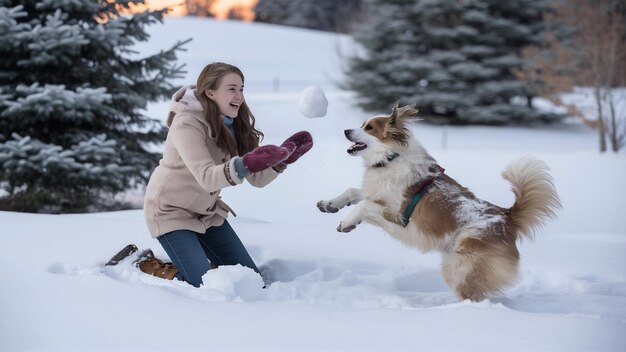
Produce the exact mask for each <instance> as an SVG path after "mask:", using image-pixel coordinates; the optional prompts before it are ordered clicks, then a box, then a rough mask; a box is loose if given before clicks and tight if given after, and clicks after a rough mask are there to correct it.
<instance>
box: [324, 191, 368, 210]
mask: <svg viewBox="0 0 626 352" xmlns="http://www.w3.org/2000/svg"><path fill="white" fill-rule="evenodd" d="M362 200H363V193H362V192H361V190H360V189H358V188H348V189H347V190H345V191H344V192H343V193H341V194H340V195H338V196H337V197H335V198H333V199H331V200H320V201H319V202H317V208H318V209H319V210H320V211H321V212H322V213H336V212H338V211H339V209H341V208H343V207H346V206H350V205H353V204H357V203H358V202H360V201H362Z"/></svg>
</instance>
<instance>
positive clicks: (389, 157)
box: [372, 152, 400, 168]
mask: <svg viewBox="0 0 626 352" xmlns="http://www.w3.org/2000/svg"><path fill="white" fill-rule="evenodd" d="M399 156H400V154H398V153H396V152H393V153H389V154H387V158H386V159H385V160H383V161H379V162H378V163H376V164H374V165H372V168H379V167H385V166H387V164H389V163H390V162H392V161H393V159H395V158H397V157H399Z"/></svg>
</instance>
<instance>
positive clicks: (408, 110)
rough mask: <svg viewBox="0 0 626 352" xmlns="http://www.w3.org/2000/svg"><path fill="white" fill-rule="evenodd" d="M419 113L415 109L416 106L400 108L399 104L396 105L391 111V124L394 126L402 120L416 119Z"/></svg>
mask: <svg viewBox="0 0 626 352" xmlns="http://www.w3.org/2000/svg"><path fill="white" fill-rule="evenodd" d="M417 112H418V110H417V109H416V108H415V105H404V106H399V104H398V103H396V105H394V107H393V109H392V111H391V116H389V124H390V125H392V126H393V125H396V124H397V123H398V122H399V121H400V120H403V119H411V118H415V117H416V116H417Z"/></svg>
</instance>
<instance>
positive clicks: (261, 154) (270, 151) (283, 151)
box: [241, 141, 296, 173]
mask: <svg viewBox="0 0 626 352" xmlns="http://www.w3.org/2000/svg"><path fill="white" fill-rule="evenodd" d="M295 150H296V146H295V145H294V143H293V142H289V143H287V142H286V141H285V143H283V145H281V146H280V147H278V146H275V145H272V144H268V145H264V146H262V147H258V148H256V149H254V150H252V151H250V152H247V153H246V154H244V156H243V157H242V158H241V160H242V162H243V166H244V167H245V168H246V170H248V172H249V173H255V172H259V171H263V170H265V169H267V168H270V167H272V166H274V165H276V164H278V163H280V162H281V161H284V160H285V159H287V158H288V157H289V155H290V154H292V152H294V151H295Z"/></svg>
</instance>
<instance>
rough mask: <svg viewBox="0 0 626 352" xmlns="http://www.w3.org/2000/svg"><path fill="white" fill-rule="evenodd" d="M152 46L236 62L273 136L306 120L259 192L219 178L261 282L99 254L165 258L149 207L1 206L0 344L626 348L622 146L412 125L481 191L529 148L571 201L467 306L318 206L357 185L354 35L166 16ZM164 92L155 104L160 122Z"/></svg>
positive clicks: (496, 183) (390, 244)
mask: <svg viewBox="0 0 626 352" xmlns="http://www.w3.org/2000/svg"><path fill="white" fill-rule="evenodd" d="M152 33H153V41H152V42H151V44H150V45H148V46H141V47H140V50H141V52H142V53H148V52H151V51H154V50H157V49H158V48H163V47H166V46H167V45H169V44H170V43H173V42H174V41H175V40H176V39H177V38H186V37H194V38H195V39H194V41H193V42H192V43H190V45H188V51H187V52H184V53H182V54H181V55H180V58H181V62H185V63H187V64H188V69H189V73H188V81H189V82H193V81H194V80H195V77H196V76H197V74H198V73H199V71H200V70H201V69H202V67H203V66H204V64H206V63H209V62H212V61H218V60H220V61H226V62H230V63H233V64H236V65H237V66H239V67H240V68H242V70H243V71H244V73H245V74H246V78H247V81H246V97H247V100H248V102H249V104H250V106H251V108H252V110H253V112H254V113H255V115H256V116H257V121H258V126H259V128H260V129H261V130H262V131H263V132H265V134H266V140H265V142H266V143H279V142H281V141H282V140H283V139H284V138H286V137H287V136H289V135H290V134H291V133H293V132H296V131H298V130H303V129H304V130H309V131H311V133H312V134H313V137H314V139H315V146H314V148H313V149H312V151H311V152H310V153H309V154H307V155H306V156H305V157H304V158H302V159H301V160H300V161H299V162H298V163H296V164H294V165H293V166H290V167H289V168H288V169H287V171H286V172H285V173H284V174H283V175H281V176H280V177H279V178H278V179H277V180H276V181H275V182H273V183H272V184H270V185H269V186H268V187H266V188H263V189H256V188H254V187H252V186H250V185H248V184H244V185H241V186H238V187H235V188H230V189H227V190H225V191H224V192H223V193H224V195H223V196H224V199H225V200H226V201H227V202H228V203H229V204H230V205H231V206H232V207H233V208H234V209H235V211H236V212H237V213H238V214H239V216H238V217H236V218H230V219H229V221H231V224H232V225H233V227H234V228H235V230H236V231H237V232H238V233H239V235H240V237H241V239H242V240H243V242H244V243H245V244H246V246H247V248H248V249H249V251H250V253H251V255H252V257H253V258H254V259H255V261H256V262H257V264H259V265H260V266H261V267H262V270H263V271H264V272H265V274H266V275H267V277H269V278H271V279H272V280H273V281H275V282H274V283H273V284H272V285H271V286H270V287H269V288H268V289H261V286H262V285H263V283H262V280H261V278H260V277H258V276H257V275H256V274H255V273H254V272H252V271H250V270H248V269H245V268H243V267H220V268H219V269H218V270H213V271H210V272H209V273H207V274H206V276H205V277H204V282H205V285H204V286H203V287H201V288H193V287H191V286H188V285H186V284H184V283H181V282H175V281H164V280H160V279H157V278H153V277H150V276H147V275H144V274H142V273H140V272H138V271H137V270H136V269H134V268H133V267H132V265H131V264H129V263H128V262H123V263H122V264H120V265H119V266H117V267H112V268H106V269H104V268H103V266H102V265H103V263H104V262H105V261H106V260H108V259H109V258H110V256H111V255H112V254H114V253H115V252H116V251H117V250H119V249H120V248H121V247H123V246H124V245H125V244H128V243H135V244H137V245H138V246H139V247H140V248H152V249H153V250H154V251H155V253H156V254H157V255H158V256H160V257H163V258H166V257H165V253H164V252H163V250H162V248H161V247H160V246H159V244H158V242H157V241H156V240H154V239H152V238H151V237H150V235H149V234H148V231H147V229H146V227H145V224H144V220H143V214H142V211H141V210H132V211H124V212H111V213H98V214H80V215H60V216H57V215H41V214H20V213H11V212H0V350H20V351H22V350H63V351H67V350H76V351H87V350H171V351H183V350H218V351H224V350H267V351H278V350H281V351H282V350H314V351H316V350H337V351H347V350H375V351H396V350H412V351H415V350H420V351H432V350H457V351H502V350H505V351H509V350H514V351H530V350H532V351H538V350H549V351H580V350H585V351H598V350H610V351H624V350H626V335H625V334H624V332H625V331H626V329H625V327H626V216H625V214H626V212H625V210H626V187H625V186H624V183H623V182H624V180H625V179H626V157H625V155H624V154H623V153H622V154H619V155H612V154H607V155H600V154H598V153H597V152H596V149H597V148H596V135H595V133H593V132H592V131H589V130H588V129H586V128H584V127H581V126H579V125H577V124H566V125H562V126H550V127H542V128H508V127H507V128H488V127H447V128H442V127H437V126H429V125H426V124H420V123H418V124H416V125H415V126H414V129H413V130H414V133H415V135H416V136H417V138H418V139H419V140H420V141H421V142H422V144H423V145H424V146H425V147H426V148H427V149H428V150H429V151H430V152H431V153H432V154H433V155H434V156H435V157H436V158H437V159H438V160H439V162H440V164H441V165H442V166H444V167H445V168H446V172H447V173H448V174H449V175H451V176H452V177H454V178H455V179H457V180H459V181H460V182H461V183H462V184H464V185H465V186H467V187H469V188H470V189H472V190H473V191H474V192H475V193H476V194H477V195H478V196H480V197H482V198H485V199H487V200H490V201H492V202H494V203H496V204H498V205H501V206H510V205H511V204H512V202H513V195H512V193H511V192H510V190H509V185H508V184H507V183H506V182H505V181H504V180H503V179H502V178H501V177H500V172H501V171H502V170H503V169H504V167H505V166H506V165H507V163H508V162H510V161H511V160H513V159H514V158H516V157H519V156H522V155H526V154H532V155H535V156H537V157H539V158H541V159H543V160H545V161H546V162H547V163H548V165H549V166H550V167H551V169H552V174H553V176H554V177H555V180H556V187H557V190H558V191H559V193H560V195H561V198H562V203H563V209H562V210H561V211H559V213H558V219H556V220H554V221H552V222H550V223H549V224H548V226H546V228H545V230H544V231H542V232H541V233H540V234H539V235H538V236H537V239H536V240H535V241H526V242H524V243H522V244H521V245H520V251H521V255H522V261H521V270H520V272H521V275H520V279H519V283H518V284H516V285H515V286H513V287H512V288H511V289H509V290H508V291H507V292H506V294H505V295H504V296H502V297H493V298H491V299H489V300H487V301H483V302H480V303H471V302H459V301H458V300H457V299H456V298H455V297H454V296H453V294H452V293H451V292H450V290H449V289H448V288H447V287H446V285H445V283H444V282H443V280H442V279H441V277H440V275H439V263H440V258H439V255H438V254H436V253H429V254H421V253H418V252H417V251H415V250H413V249H410V248H407V247H404V246H402V245H401V244H399V243H398V242H395V241H394V240H393V239H391V238H390V237H389V236H388V235H386V234H385V233H384V232H383V231H382V230H380V229H378V228H375V227H373V226H369V225H362V226H360V227H359V228H357V230H355V231H353V232H351V233H349V234H340V233H338V232H336V231H335V228H336V227H337V224H338V223H339V221H340V220H341V219H342V217H343V216H345V215H346V212H347V210H344V211H342V212H339V213H338V214H322V213H320V212H319V211H318V210H317V208H316V207H315V203H316V202H317V201H318V200H321V199H329V198H331V197H334V196H335V195H337V194H338V193H339V192H341V191H343V190H344V189H345V188H347V187H354V186H357V187H358V186H359V184H360V175H361V172H362V166H361V160H360V159H358V158H353V157H350V156H349V155H348V154H347V153H346V152H345V151H346V149H347V148H348V146H349V144H350V143H349V142H348V141H346V140H345V139H344V137H343V130H344V129H346V128H354V127H355V126H359V125H360V124H361V122H362V121H363V120H364V119H365V118H367V117H368V114H367V113H365V112H363V111H361V110H360V109H358V108H355V107H354V106H353V104H352V102H353V101H354V98H353V96H352V95H351V93H348V92H344V91H340V90H339V89H337V88H336V87H335V86H334V85H333V82H335V81H337V80H338V79H340V77H341V70H340V68H339V65H340V63H341V58H340V55H338V53H339V52H346V51H350V50H354V49H353V48H351V45H350V41H349V39H348V38H347V37H344V36H338V35H332V34H325V33H320V32H313V31H307V30H301V29H289V28H281V27H275V26H269V25H259V24H246V23H237V22H215V21H212V20H198V19H182V18H168V19H167V20H166V24H165V25H163V26H156V27H154V28H153V29H152ZM310 85H318V86H320V87H322V89H324V91H325V93H326V97H327V98H328V102H329V104H328V113H327V115H326V117H323V118H318V119H308V118H306V117H304V116H303V115H302V114H301V113H300V111H299V109H298V104H297V102H298V98H299V94H300V92H301V91H302V89H304V88H305V87H307V86H310ZM166 106H167V104H164V103H158V104H154V105H152V106H151V107H150V109H149V113H150V114H152V115H153V116H154V117H155V118H164V117H165V116H166Z"/></svg>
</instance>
